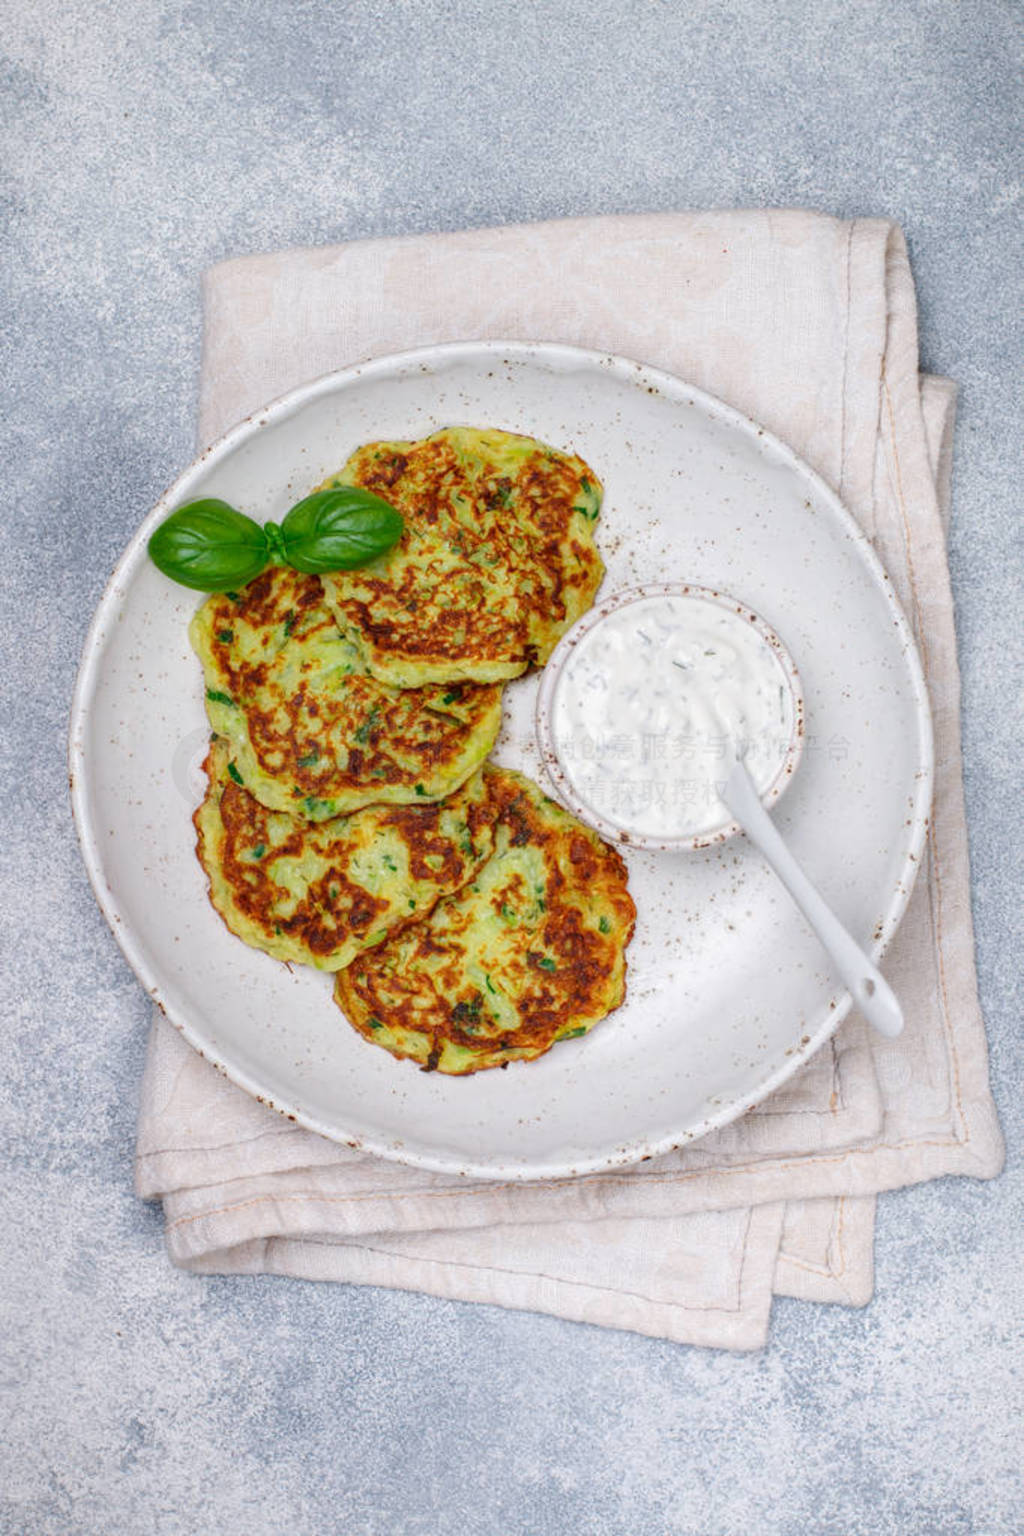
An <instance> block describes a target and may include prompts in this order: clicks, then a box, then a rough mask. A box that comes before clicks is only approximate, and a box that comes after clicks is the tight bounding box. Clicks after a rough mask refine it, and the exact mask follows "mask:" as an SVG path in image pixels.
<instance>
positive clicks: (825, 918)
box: [722, 761, 903, 1038]
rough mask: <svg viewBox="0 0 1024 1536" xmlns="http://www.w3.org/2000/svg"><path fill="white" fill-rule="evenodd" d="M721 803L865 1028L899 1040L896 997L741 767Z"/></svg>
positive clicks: (734, 770)
mask: <svg viewBox="0 0 1024 1536" xmlns="http://www.w3.org/2000/svg"><path fill="white" fill-rule="evenodd" d="M722 799H723V800H724V801H725V804H726V805H727V806H728V808H729V810H730V811H731V812H732V814H733V816H735V818H736V820H737V821H738V822H739V823H740V825H741V826H742V827H743V830H744V831H745V832H746V834H747V836H748V837H749V838H750V841H751V842H752V843H754V844H755V846H756V847H757V848H759V849H760V851H761V853H762V854H763V855H764V857H765V858H766V859H767V861H768V863H769V864H770V865H771V867H772V869H773V870H774V871H775V873H776V875H778V877H779V879H780V880H781V881H782V883H783V885H784V886H785V887H786V890H787V891H788V892H789V894H790V895H791V896H792V898H793V900H794V901H795V902H796V904H797V906H798V907H799V908H800V911H801V912H802V913H803V915H804V917H805V918H806V919H807V921H808V922H809V923H810V925H811V927H812V928H813V929H814V932H815V933H816V934H817V936H818V938H819V939H820V941H821V943H822V945H823V946H824V948H825V950H826V951H827V953H828V955H829V957H830V959H831V960H832V962H833V964H834V965H835V967H836V970H837V971H838V972H839V974H840V976H841V977H842V978H843V982H844V983H845V985H846V986H847V987H848V988H849V989H850V992H851V993H852V994H853V1000H854V1002H855V1003H856V1004H857V1007H858V1008H859V1009H860V1011H861V1013H862V1014H863V1015H864V1017H865V1018H866V1019H867V1021H868V1023H869V1024H871V1025H873V1026H874V1028H875V1029H877V1030H878V1031H879V1033H880V1034H883V1035H888V1036H889V1037H890V1038H893V1037H895V1036H896V1035H898V1034H899V1033H900V1031H901V1030H902V1028H903V1010H902V1009H901V1008H900V1005H899V1003H898V1002H897V1000H896V995H895V993H894V992H893V990H892V988H891V987H890V986H889V983H888V982H887V981H886V980H885V978H884V976H883V975H882V973H881V971H879V969H878V968H877V966H875V965H873V964H872V963H871V961H870V960H869V959H868V957H867V955H866V954H865V953H864V951H863V950H862V949H861V947H860V945H859V944H857V943H856V941H855V940H854V939H853V938H852V937H851V935H850V934H849V933H848V932H847V930H846V929H845V928H844V927H843V925H842V923H841V922H840V921H839V919H838V918H837V917H836V915H835V913H834V912H833V911H832V909H831V907H830V906H829V905H828V903H827V902H826V901H825V899H824V897H823V896H822V895H821V893H820V891H819V890H818V889H817V887H816V886H814V885H812V884H811V882H810V880H809V879H808V878H807V876H806V875H805V874H804V872H803V870H802V869H801V868H800V865H799V864H798V863H797V861H796V859H795V858H794V857H793V855H792V854H791V853H790V851H789V849H788V847H787V846H786V844H785V842H784V841H783V839H782V837H781V835H780V833H779V831H778V829H777V828H776V826H775V824H774V822H773V821H772V819H771V817H770V816H769V815H768V812H767V811H766V810H765V808H764V806H763V805H762V804H761V801H760V798H759V796H758V793H757V789H756V788H755V786H754V781H753V779H752V778H751V777H750V774H749V772H748V771H747V768H746V767H745V765H744V764H743V763H742V762H739V761H737V762H736V763H735V764H734V765H733V768H732V770H731V772H730V774H729V777H728V779H727V780H726V784H725V789H724V790H723V791H722Z"/></svg>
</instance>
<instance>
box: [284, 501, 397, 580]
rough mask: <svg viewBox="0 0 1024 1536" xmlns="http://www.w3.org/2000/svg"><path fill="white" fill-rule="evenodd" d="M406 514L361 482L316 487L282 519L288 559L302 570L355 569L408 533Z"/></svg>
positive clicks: (317, 574)
mask: <svg viewBox="0 0 1024 1536" xmlns="http://www.w3.org/2000/svg"><path fill="white" fill-rule="evenodd" d="M403 527H404V524H403V522H402V514H401V513H400V512H396V511H395V509H394V507H391V506H389V505H388V503H387V502H386V501H381V499H380V497H379V496H371V494H370V492H369V491H361V490H359V489H358V488H357V487H356V486H352V485H340V486H338V487H336V489H334V490H331V491H314V493H313V495H312V496H307V497H305V499H304V500H303V501H299V502H296V504H295V506H294V507H292V509H291V511H290V512H289V513H288V516H287V517H286V518H285V520H284V522H283V523H282V524H281V542H282V544H283V546H284V558H285V559H286V560H287V562H288V564H289V565H293V566H294V567H295V569H296V570H297V571H305V572H306V574H307V575H309V576H319V575H320V574H321V573H322V572H323V571H351V570H353V569H354V568H355V567H356V566H358V565H367V564H368V563H369V562H370V561H371V560H376V558H377V556H378V555H382V554H383V553H384V551H385V550H388V549H390V548H391V547H392V545H394V544H397V543H398V541H399V539H400V538H401V537H402V528H403Z"/></svg>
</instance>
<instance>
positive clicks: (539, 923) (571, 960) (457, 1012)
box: [335, 768, 636, 1075]
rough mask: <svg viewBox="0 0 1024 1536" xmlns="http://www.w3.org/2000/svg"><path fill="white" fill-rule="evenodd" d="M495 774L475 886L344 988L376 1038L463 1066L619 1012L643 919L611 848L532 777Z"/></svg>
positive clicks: (510, 1054)
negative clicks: (489, 842) (487, 851)
mask: <svg viewBox="0 0 1024 1536" xmlns="http://www.w3.org/2000/svg"><path fill="white" fill-rule="evenodd" d="M486 778H487V783H488V788H489V792H490V795H491V797H492V801H493V803H494V804H495V805H496V806H497V819H496V822H495V825H494V851H493V853H492V854H491V856H490V858H489V859H488V860H487V862H486V863H485V864H484V865H483V866H482V868H481V869H480V871H479V872H478V874H477V876H476V877H475V879H474V880H473V882H472V883H471V884H470V885H467V886H465V887H464V888H463V889H462V890H461V891H460V892H458V893H457V894H456V895H454V896H451V897H447V898H445V899H444V900H443V901H441V902H440V903H439V904H438V905H437V906H436V907H435V908H434V910H433V912H432V913H431V915H430V917H429V918H427V919H426V920H425V921H423V922H421V923H418V924H417V925H416V926H415V927H411V928H409V929H407V930H406V931H405V932H404V933H402V934H400V935H397V936H395V937H393V938H390V939H389V940H388V941H387V942H386V943H385V944H383V945H381V946H380V947H379V948H376V949H374V950H372V951H369V952H368V953H367V954H365V955H363V956H361V957H360V959H359V962H358V963H357V964H354V965H352V966H351V967H350V968H349V969H348V970H347V971H345V972H342V973H341V974H340V975H339V977H338V981H337V985H336V990H335V996H336V1000H337V1001H338V1003H339V1005H340V1007H341V1008H342V1010H343V1012H344V1013H345V1014H346V1016H347V1018H348V1019H349V1020H350V1022H351V1023H352V1024H353V1025H354V1026H355V1028H356V1029H358V1030H359V1032H360V1033H361V1034H363V1035H365V1037H366V1038H367V1039H369V1040H372V1041H374V1043H376V1044H380V1045H383V1046H384V1047H385V1049H387V1050H390V1051H392V1052H393V1054H395V1055H397V1056H405V1057H412V1058H413V1059H414V1060H417V1061H418V1062H420V1064H421V1065H422V1066H424V1067H425V1068H426V1069H427V1070H433V1069H435V1068H436V1069H439V1070H441V1071H444V1072H450V1073H453V1074H456V1075H463V1074H465V1073H469V1072H475V1071H479V1070H481V1069H482V1068H486V1067H493V1066H502V1065H505V1064H507V1062H508V1061H510V1060H513V1059H516V1058H519V1057H522V1058H533V1057H536V1056H540V1055H542V1054H543V1053H544V1052H545V1051H547V1050H549V1049H550V1048H551V1046H552V1045H553V1044H554V1043H555V1041H556V1040H557V1039H559V1038H560V1037H563V1038H564V1037H565V1036H567V1035H569V1034H583V1033H586V1031H587V1030H589V1029H590V1028H591V1027H592V1026H593V1025H594V1024H596V1023H597V1022H598V1021H599V1020H600V1019H602V1018H604V1017H605V1015H606V1014H608V1013H609V1012H610V1011H611V1010H612V1009H614V1008H616V1007H618V1006H619V1004H620V1003H621V1002H622V1000H623V997H624V996H625V955H624V951H625V948H626V945H627V944H628V943H629V940H630V938H631V936H632V933H633V926H634V922H635V918H636V909H635V907H634V905H633V901H632V898H631V897H630V895H629V891H628V890H627V887H626V867H625V865H624V863H623V861H622V859H621V857H620V856H619V854H618V853H617V852H616V851H615V850H614V849H612V848H610V847H609V846H608V845H607V844H605V843H604V842H602V840H601V839H600V838H599V837H598V836H597V834H596V833H594V832H592V831H591V830H590V829H589V828H588V827H585V826H583V824H582V823H581V822H579V821H577V820H576V818H575V817H572V816H570V815H569V814H568V813H567V812H564V811H562V810H561V808H560V807H556V806H554V805H553V804H552V802H551V801H549V800H547V799H546V798H545V797H544V796H543V794H542V793H541V791H540V790H539V788H538V787H537V786H536V785H535V784H533V783H532V782H531V781H530V780H529V779H526V778H524V777H523V776H522V775H519V774H513V773H511V772H509V771H508V770H503V769H493V768H488V769H487V770H486ZM524 851H528V854H526V855H525V856H520V855H523V854H524ZM495 1011H497V1012H498V1013H499V1014H500V1015H501V1016H500V1017H495V1016H494V1013H495Z"/></svg>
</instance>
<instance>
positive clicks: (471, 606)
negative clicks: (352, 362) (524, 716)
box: [328, 428, 603, 676]
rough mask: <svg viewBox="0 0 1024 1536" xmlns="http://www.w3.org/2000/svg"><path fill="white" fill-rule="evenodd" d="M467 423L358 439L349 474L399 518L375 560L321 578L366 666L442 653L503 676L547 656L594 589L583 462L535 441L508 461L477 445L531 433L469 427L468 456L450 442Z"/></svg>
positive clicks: (434, 658)
mask: <svg viewBox="0 0 1024 1536" xmlns="http://www.w3.org/2000/svg"><path fill="white" fill-rule="evenodd" d="M460 434H461V435H460ZM466 435H468V429H465V430H464V429H457V428H456V429H447V430H446V431H443V432H439V433H435V434H434V435H433V436H431V437H428V438H424V439H421V440H420V441H418V442H412V443H406V444H401V445H398V444H388V443H368V444H366V445H364V446H363V447H362V448H359V449H358V450H357V451H356V452H355V453H354V454H353V455H352V457H351V458H350V459H349V461H348V463H347V464H346V465H345V469H344V471H343V478H344V480H345V482H346V483H349V484H355V485H361V486H363V487H364V488H365V489H367V490H370V491H373V492H374V493H375V494H376V495H379V496H382V497H383V498H384V499H385V500H387V501H389V502H390V503H391V505H392V506H394V507H397V509H398V510H399V511H400V512H401V513H402V515H403V517H404V518H405V521H406V531H405V534H404V535H403V539H402V542H401V544H400V545H399V548H398V551H397V552H396V554H394V555H392V556H391V557H389V560H388V563H387V566H386V567H385V568H384V569H383V570H381V571H380V572H379V573H377V572H375V571H373V572H371V571H366V570H362V571H356V572H352V573H342V574H341V575H339V576H337V577H333V578H332V580H331V581H330V582H329V583H328V590H329V594H330V595H331V599H332V602H333V603H334V605H335V611H336V612H337V613H338V615H339V619H340V621H341V622H342V623H343V624H344V625H346V626H351V628H352V629H353V630H354V631H356V632H358V633H359V634H360V635H361V636H362V637H363V639H364V640H365V642H367V644H368V646H369V650H368V653H367V654H368V657H369V659H370V664H371V666H375V665H378V664H379V665H383V666H388V665H392V664H394V662H395V661H396V660H397V661H400V662H401V663H404V664H407V665H409V666H410V667H415V666H416V665H417V664H424V665H425V666H426V667H427V668H429V669H432V674H433V675H436V669H437V668H438V667H442V668H443V666H444V663H445V662H446V661H450V662H451V663H452V664H453V666H455V667H457V668H466V669H471V668H476V669H478V671H479V675H481V676H492V675H494V674H493V672H487V671H486V670H480V669H486V668H487V667H489V666H491V667H493V666H501V667H505V668H507V669H508V670H507V671H506V673H505V675H513V674H514V673H515V672H516V671H523V670H524V669H525V668H526V667H528V666H530V665H532V664H536V663H537V662H538V661H543V660H544V659H545V658H546V657H547V655H549V654H550V651H551V649H552V647H553V645H554V643H555V641H556V640H557V638H558V636H559V635H560V634H561V633H562V632H563V631H564V630H565V629H566V628H568V626H569V625H570V624H571V623H572V622H573V621H574V620H575V619H576V618H577V617H578V616H579V615H580V614H581V613H582V612H584V611H585V610H586V609H587V608H588V607H589V606H590V604H591V602H592V601H593V597H594V593H595V592H596V590H597V587H598V585H599V583H600V580H601V576H602V573H603V566H602V564H601V560H600V557H599V556H598V554H597V552H596V550H595V548H594V545H593V541H592V538H591V534H590V528H589V524H588V522H587V520H586V518H585V517H583V516H581V508H580V503H581V498H582V497H583V496H584V493H583V492H582V491H581V484H586V485H587V486H588V488H589V487H593V488H597V489H598V490H599V483H598V482H597V480H596V477H595V476H593V473H592V471H589V470H588V469H587V466H586V465H585V464H584V463H583V461H582V460H580V459H578V458H575V457H574V456H572V455H568V454H562V453H557V452H555V451H553V450H544V449H543V445H537V449H536V451H535V452H533V453H532V454H531V455H530V456H529V457H528V458H527V459H526V460H525V462H523V463H521V464H518V465H516V466H515V467H514V471H513V472H512V473H506V472H504V471H503V467H502V465H501V462H500V456H499V457H498V461H497V462H496V463H489V462H488V460H487V458H486V447H487V442H488V441H489V440H490V439H494V440H495V441H496V442H498V441H499V440H500V439H505V440H507V441H513V442H519V443H525V442H528V441H529V440H527V439H523V438H516V436H515V434H511V433H505V434H500V433H493V434H476V436H477V437H479V438H481V440H482V442H483V447H482V448H481V450H480V454H481V456H480V457H479V459H478V460H474V462H473V465H472V467H471V468H467V464H466V459H465V456H464V455H463V454H460V452H459V451H458V447H457V446H453V443H454V444H459V443H461V442H462V438H463V437H464V436H466ZM399 448H401V451H398V450H399ZM499 452H500V450H499ZM595 508H596V503H595ZM593 515H594V516H595V517H596V515H597V513H596V509H595V511H594V513H593ZM442 586H443V590H444V604H443V605H442V604H441V603H439V602H438V596H437V594H438V590H439V588H440V587H442ZM421 614H422V615H424V616H425V621H424V622H420V621H419V619H418V616H419V615H421ZM382 675H384V674H382ZM452 675H474V674H471V672H470V671H468V670H467V671H465V672H463V671H457V672H454V673H453V674H452Z"/></svg>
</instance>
